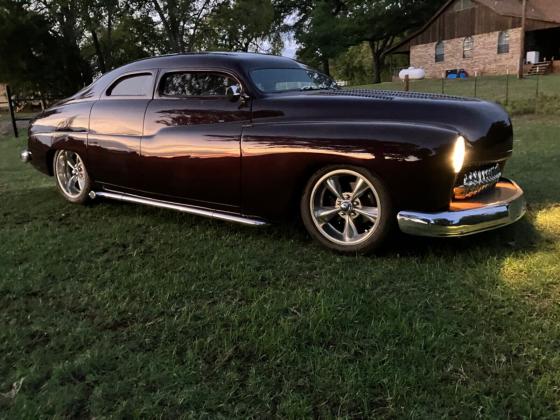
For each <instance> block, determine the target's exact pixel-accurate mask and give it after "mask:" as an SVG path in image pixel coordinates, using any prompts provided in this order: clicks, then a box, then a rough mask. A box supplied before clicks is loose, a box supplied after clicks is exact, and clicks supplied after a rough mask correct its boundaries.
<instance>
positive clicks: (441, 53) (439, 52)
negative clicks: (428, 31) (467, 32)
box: [436, 41, 445, 63]
mask: <svg viewBox="0 0 560 420" xmlns="http://www.w3.org/2000/svg"><path fill="white" fill-rule="evenodd" d="M444 61H445V45H444V43H443V41H439V42H438V43H437V44H436V63H443V62H444Z"/></svg>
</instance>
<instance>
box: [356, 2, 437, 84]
mask: <svg viewBox="0 0 560 420" xmlns="http://www.w3.org/2000/svg"><path fill="white" fill-rule="evenodd" d="M443 3H445V0H371V1H366V2H364V1H361V0H348V1H347V3H346V4H347V8H346V15H345V17H346V19H347V21H348V23H347V27H348V28H352V30H353V31H354V39H355V40H357V41H359V42H367V43H368V45H369V48H370V50H371V55H372V68H373V82H374V83H380V82H381V71H382V68H383V65H384V61H385V57H386V55H387V52H388V50H389V49H390V48H391V47H392V46H393V45H394V44H395V41H397V40H398V39H399V38H400V37H403V36H404V35H406V34H407V33H408V32H410V30H411V29H416V28H418V27H420V26H421V25H422V24H424V23H425V22H426V21H427V20H428V19H429V17H430V16H432V15H433V14H434V13H435V12H436V10H437V9H438V8H440V7H441V6H442V4H443Z"/></svg>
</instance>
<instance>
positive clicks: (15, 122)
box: [6, 85, 19, 137]
mask: <svg viewBox="0 0 560 420" xmlns="http://www.w3.org/2000/svg"><path fill="white" fill-rule="evenodd" d="M6 96H7V97H8V109H9V110H10V118H11V119H12V127H13V129H14V136H16V137H19V133H18V128H17V121H16V115H15V112H14V104H13V103H12V91H11V90H10V86H9V85H6Z"/></svg>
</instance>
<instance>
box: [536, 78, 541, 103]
mask: <svg viewBox="0 0 560 420" xmlns="http://www.w3.org/2000/svg"><path fill="white" fill-rule="evenodd" d="M540 82H541V75H540V74H538V75H537V93H536V96H537V99H539V89H540V86H539V85H540Z"/></svg>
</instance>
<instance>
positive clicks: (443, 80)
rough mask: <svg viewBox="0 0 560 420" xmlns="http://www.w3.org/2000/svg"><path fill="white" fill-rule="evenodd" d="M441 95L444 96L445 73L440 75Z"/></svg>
mask: <svg viewBox="0 0 560 420" xmlns="http://www.w3.org/2000/svg"><path fill="white" fill-rule="evenodd" d="M441 94H442V95H443V94H445V72H443V73H441Z"/></svg>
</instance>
